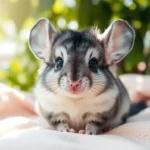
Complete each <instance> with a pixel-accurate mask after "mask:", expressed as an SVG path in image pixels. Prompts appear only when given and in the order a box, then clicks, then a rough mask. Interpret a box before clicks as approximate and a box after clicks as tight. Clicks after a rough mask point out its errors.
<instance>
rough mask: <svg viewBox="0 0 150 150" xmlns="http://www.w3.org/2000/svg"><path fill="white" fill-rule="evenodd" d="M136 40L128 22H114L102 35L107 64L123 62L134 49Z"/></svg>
mask: <svg viewBox="0 0 150 150" xmlns="http://www.w3.org/2000/svg"><path fill="white" fill-rule="evenodd" d="M134 38H135V33H134V30H133V29H132V27H131V26H130V25H129V24H128V23H127V22H126V21H123V20H117V21H114V22H113V23H112V24H111V25H110V26H109V27H108V28H107V29H106V30H105V32H104V33H103V34H102V35H101V42H103V45H104V49H105V59H106V63H107V64H108V65H109V64H113V63H117V62H119V61H120V60H122V59H123V58H124V57H125V56H126V55H127V54H128V53H129V52H130V50H131V49H132V46H133V43H134Z"/></svg>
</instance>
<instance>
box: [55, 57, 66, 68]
mask: <svg viewBox="0 0 150 150" xmlns="http://www.w3.org/2000/svg"><path fill="white" fill-rule="evenodd" d="M63 63H64V61H63V59H62V58H61V57H58V58H57V59H56V64H55V70H60V69H61V68H62V67H63Z"/></svg>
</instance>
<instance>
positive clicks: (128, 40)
mask: <svg viewBox="0 0 150 150" xmlns="http://www.w3.org/2000/svg"><path fill="white" fill-rule="evenodd" d="M133 42H134V31H133V29H132V28H131V27H130V26H129V24H128V23H127V22H125V21H123V20H117V21H114V22H113V23H112V24H111V25H110V26H109V27H108V29H107V30H106V31H105V32H104V33H100V32H99V31H98V30H97V29H93V28H91V29H87V30H83V31H80V32H78V31H72V30H65V31H62V32H61V33H57V32H56V31H55V30H54V28H53V26H52V25H51V24H50V22H49V21H48V20H47V19H44V18H43V19H40V20H38V21H37V23H36V24H35V26H34V27H33V28H32V30H31V33H30V39H29V45H30V48H31V50H32V51H33V53H34V54H35V55H36V56H37V57H38V58H40V59H41V66H40V70H39V71H40V72H39V78H38V80H37V83H36V86H35V89H34V93H35V96H36V99H37V102H38V109H39V113H40V114H41V115H42V116H43V117H44V118H45V119H46V120H47V121H48V123H49V125H50V126H51V127H53V129H56V130H59V131H69V129H70V128H73V129H75V131H76V132H78V131H79V130H85V133H87V134H97V133H99V132H101V131H102V130H104V129H105V128H113V127H116V126H118V125H120V124H122V123H123V122H124V121H125V120H126V118H127V114H128V111H129V108H130V100H129V96H128V93H127V91H126V89H125V88H124V86H123V85H122V83H121V82H120V80H119V78H118V77H117V74H116V69H115V67H116V63H117V62H119V61H120V60H121V59H122V58H123V57H124V56H125V55H126V54H127V53H128V52H129V51H130V50H131V49H132V45H133Z"/></svg>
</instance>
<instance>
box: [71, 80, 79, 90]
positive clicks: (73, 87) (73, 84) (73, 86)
mask: <svg viewBox="0 0 150 150" xmlns="http://www.w3.org/2000/svg"><path fill="white" fill-rule="evenodd" d="M79 86H80V81H75V82H72V81H70V82H69V87H70V89H71V90H73V91H75V90H77V89H78V87H79Z"/></svg>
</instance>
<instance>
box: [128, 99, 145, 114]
mask: <svg viewBox="0 0 150 150" xmlns="http://www.w3.org/2000/svg"><path fill="white" fill-rule="evenodd" d="M145 108H147V105H146V103H145V102H144V101H141V102H139V103H137V104H132V105H131V108H130V111H129V116H133V115H135V114H138V113H139V112H140V111H142V110H143V109H145Z"/></svg>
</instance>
